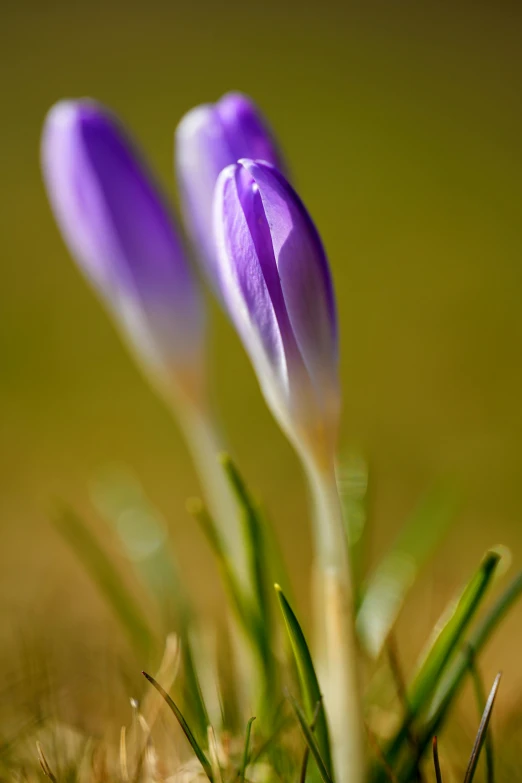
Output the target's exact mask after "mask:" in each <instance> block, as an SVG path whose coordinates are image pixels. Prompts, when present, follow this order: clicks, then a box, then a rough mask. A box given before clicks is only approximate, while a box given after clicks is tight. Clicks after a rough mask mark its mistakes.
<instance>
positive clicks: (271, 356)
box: [214, 160, 340, 459]
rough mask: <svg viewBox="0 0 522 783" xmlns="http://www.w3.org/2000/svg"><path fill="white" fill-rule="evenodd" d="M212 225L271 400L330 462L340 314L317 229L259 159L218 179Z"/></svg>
mask: <svg viewBox="0 0 522 783" xmlns="http://www.w3.org/2000/svg"><path fill="white" fill-rule="evenodd" d="M214 221H215V234H216V242H217V247H218V258H219V267H220V275H221V281H222V291H223V298H224V300H225V304H226V306H227V309H228V311H229V313H230V316H231V318H232V320H233V322H234V323H235V325H236V328H237V330H238V332H239V334H240V336H241V338H242V340H243V343H244V345H245V348H246V350H247V352H248V353H249V355H250V358H251V360H252V363H253V364H254V367H255V369H256V372H257V375H258V378H259V381H260V384H261V387H262V389H263V391H264V394H265V397H266V398H267V401H268V403H269V405H270V406H271V408H272V410H273V411H274V413H275V415H276V417H277V418H278V419H279V421H280V422H281V424H282V425H283V428H284V429H285V430H286V431H287V433H288V434H289V435H290V437H291V438H292V440H293V441H294V442H296V443H297V445H300V446H303V445H305V446H306V448H307V450H308V451H309V449H310V448H312V450H313V452H314V453H315V455H316V456H317V455H320V456H321V458H326V459H331V457H332V453H333V448H334V445H335V440H336V435H337V428H338V417H339V407H340V389H339V379H338V345H337V342H338V340H337V316H336V307H335V300H334V292H333V285H332V279H331V276H330V271H329V267H328V262H327V259H326V255H325V252H324V249H323V245H322V243H321V240H320V238H319V235H318V233H317V230H316V228H315V226H314V224H313V223H312V220H311V218H310V216H309V215H308V212H307V211H306V208H305V207H304V205H303V203H302V202H301V200H300V198H299V197H298V195H297V194H296V192H295V191H294V190H293V188H292V187H291V186H290V185H289V183H288V182H287V181H286V179H285V178H284V176H283V175H282V174H281V173H280V172H279V171H278V170H277V169H276V168H274V167H273V166H270V165H269V164H267V163H264V162H260V161H252V160H241V161H239V162H238V163H237V164H234V165H232V166H228V167H227V168H226V169H225V170H224V171H223V172H222V173H221V175H220V177H219V179H218V182H217V185H216V192H215V203H214Z"/></svg>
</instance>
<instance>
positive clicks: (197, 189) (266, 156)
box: [175, 93, 284, 296]
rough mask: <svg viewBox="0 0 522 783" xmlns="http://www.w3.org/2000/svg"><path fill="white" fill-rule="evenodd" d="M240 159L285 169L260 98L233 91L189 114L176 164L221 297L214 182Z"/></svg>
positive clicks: (202, 255)
mask: <svg viewBox="0 0 522 783" xmlns="http://www.w3.org/2000/svg"><path fill="white" fill-rule="evenodd" d="M240 158H257V159H260V160H266V161H267V162H268V163H272V164H273V165H275V166H277V167H278V168H280V169H282V170H284V168H283V162H282V159H281V157H280V155H279V151H278V149H277V147H276V145H275V143H274V140H273V137H272V134H271V133H270V130H269V128H268V126H267V124H266V123H265V121H264V119H263V117H262V116H261V114H260V112H259V110H258V109H257V107H256V106H255V105H254V103H253V102H252V101H251V100H250V99H249V98H247V97H246V96H244V95H241V94H239V93H228V94H227V95H224V96H223V97H222V98H221V100H219V101H218V102H217V103H215V104H210V103H209V104H204V105H202V106H197V107H196V108H195V109H192V110H191V111H189V112H188V114H186V115H185V116H184V117H183V119H182V120H181V122H180V124H179V125H178V128H177V130H176V138H175V165H176V171H177V178H178V183H179V187H180V191H181V196H182V203H183V214H184V218H185V223H186V225H187V228H188V231H189V233H190V237H191V239H192V242H193V244H194V247H195V250H196V254H197V256H198V260H199V261H200V263H201V264H202V266H203V269H204V271H205V274H206V275H207V277H208V279H209V280H210V283H211V284H212V286H213V288H214V291H215V292H216V293H217V294H218V296H220V283H219V273H218V265H217V259H216V248H215V242H214V234H213V230H212V203H213V195H214V187H215V184H216V180H217V178H218V176H219V174H220V173H221V171H222V170H223V169H224V168H225V167H226V166H229V165H230V164H231V163H236V162H237V161H238V160H239V159H240Z"/></svg>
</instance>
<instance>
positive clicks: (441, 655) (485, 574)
mask: <svg viewBox="0 0 522 783" xmlns="http://www.w3.org/2000/svg"><path fill="white" fill-rule="evenodd" d="M499 561H500V555H499V554H498V553H497V552H488V553H487V554H486V556H485V557H484V559H483V560H482V563H481V564H480V567H479V569H478V570H477V571H476V573H475V574H474V575H473V577H472V578H471V580H470V581H469V582H468V584H467V585H466V587H465V588H464V590H463V592H462V593H461V595H460V597H459V598H458V599H457V601H456V602H455V603H454V604H452V605H451V606H450V607H449V609H448V610H446V612H445V614H444V615H443V617H442V619H441V621H440V622H439V624H438V628H437V630H436V635H435V638H434V639H433V640H432V641H431V642H430V644H429V645H428V651H427V653H426V655H425V657H424V660H423V662H422V664H421V665H420V667H419V669H418V671H417V674H416V676H415V678H414V680H413V682H412V684H411V685H410V687H409V688H408V694H407V696H408V705H409V713H408V714H407V715H406V716H405V718H404V720H403V722H402V725H401V726H400V728H399V730H398V732H397V733H396V735H395V737H394V738H393V739H392V741H391V742H390V744H389V746H388V750H387V752H386V758H387V759H388V761H389V762H390V764H392V765H393V763H394V762H395V759H396V758H397V755H398V753H399V751H400V750H401V748H402V746H403V744H404V742H405V741H406V740H407V738H408V731H409V727H410V725H411V723H412V722H413V720H415V718H416V717H417V716H418V715H419V714H420V713H421V712H422V711H423V709H424V708H425V707H427V706H428V703H429V700H430V699H431V697H432V696H433V693H434V692H435V690H436V688H437V685H438V684H439V681H440V678H441V676H442V675H443V673H444V670H445V668H446V666H447V664H448V663H449V661H450V659H451V656H452V655H453V653H454V652H455V649H456V648H457V646H458V644H459V642H460V641H461V639H462V636H463V635H464V633H465V631H466V629H467V627H468V625H469V623H470V622H471V620H472V619H473V617H474V616H475V614H476V612H477V610H478V608H479V606H480V603H481V601H482V598H483V597H484V594H485V592H486V589H487V587H488V585H489V584H490V583H491V579H492V577H493V574H494V573H495V569H496V567H497V565H498V563H499ZM432 736H433V735H432Z"/></svg>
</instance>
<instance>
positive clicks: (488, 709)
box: [464, 672, 502, 783]
mask: <svg viewBox="0 0 522 783" xmlns="http://www.w3.org/2000/svg"><path fill="white" fill-rule="evenodd" d="M501 676H502V674H501V673H500V672H499V673H498V674H497V676H496V677H495V682H494V683H493V687H492V688H491V691H490V693H489V696H488V700H487V702H486V706H485V708H484V712H483V713H482V719H481V721H480V726H479V730H478V732H477V736H476V738H475V743H474V745H473V750H472V751H471V756H470V759H469V764H468V768H467V770H466V774H465V776H464V783H471V781H472V780H473V776H474V775H475V771H476V769H477V764H478V761H479V757H480V751H481V750H482V747H483V745H484V741H485V739H486V733H487V730H488V726H489V721H490V718H491V713H492V712H493V706H494V704H495V699H496V696H497V691H498V686H499V685H500V678H501Z"/></svg>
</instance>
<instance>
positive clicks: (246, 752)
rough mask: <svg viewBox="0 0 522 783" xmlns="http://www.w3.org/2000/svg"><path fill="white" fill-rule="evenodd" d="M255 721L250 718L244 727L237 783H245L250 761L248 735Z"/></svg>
mask: <svg viewBox="0 0 522 783" xmlns="http://www.w3.org/2000/svg"><path fill="white" fill-rule="evenodd" d="M254 721H255V717H254V718H250V720H249V721H248V723H247V727H246V734H245V747H244V750H243V760H242V762H241V767H240V769H239V774H238V780H239V783H245V774H246V770H247V767H248V763H249V761H250V735H251V733H252V724H253V722H254Z"/></svg>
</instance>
